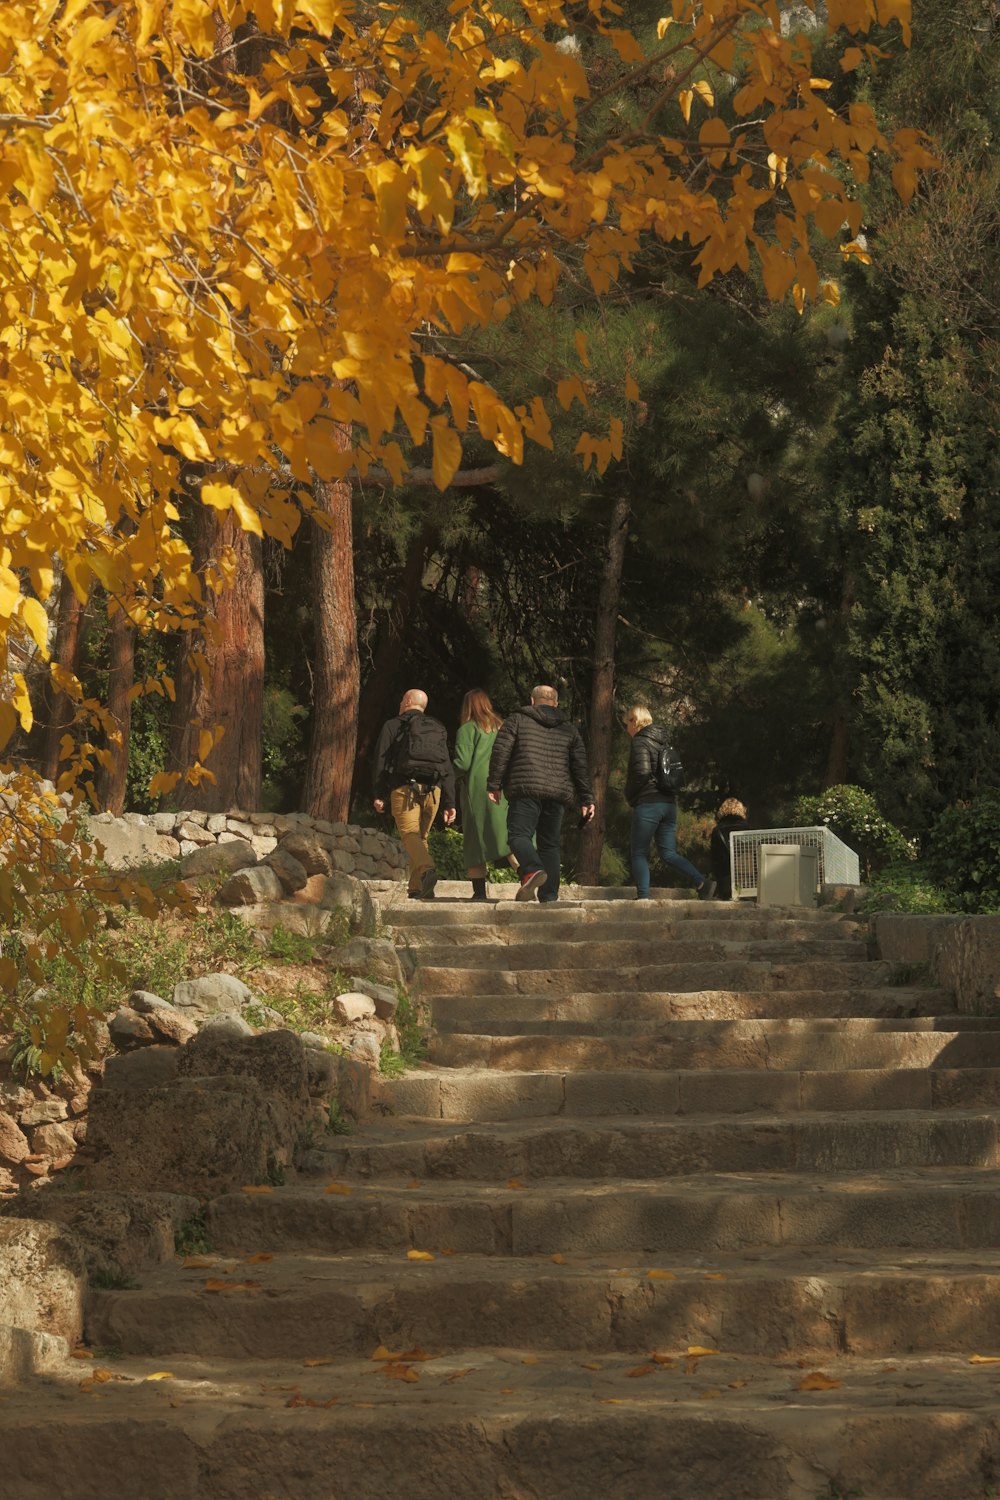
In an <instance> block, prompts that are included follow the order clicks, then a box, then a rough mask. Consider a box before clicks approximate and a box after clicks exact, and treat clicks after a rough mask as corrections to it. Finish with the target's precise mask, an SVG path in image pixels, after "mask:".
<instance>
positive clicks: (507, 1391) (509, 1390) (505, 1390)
mask: <svg viewBox="0 0 1000 1500" xmlns="http://www.w3.org/2000/svg"><path fill="white" fill-rule="evenodd" d="M500 1394H501V1396H513V1394H514V1387H513V1386H512V1385H502V1386H501V1387H500Z"/></svg>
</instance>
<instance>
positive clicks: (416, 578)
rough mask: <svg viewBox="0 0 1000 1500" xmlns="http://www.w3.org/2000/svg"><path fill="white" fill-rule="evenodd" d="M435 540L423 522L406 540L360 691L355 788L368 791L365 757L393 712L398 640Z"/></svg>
mask: <svg viewBox="0 0 1000 1500" xmlns="http://www.w3.org/2000/svg"><path fill="white" fill-rule="evenodd" d="M436 540H437V528H436V527H435V526H432V525H431V524H430V523H429V522H427V523H426V524H425V525H423V526H422V527H421V528H420V530H419V531H418V532H417V534H416V535H415V536H414V537H413V539H412V540H411V542H410V545H409V548H408V550H407V553H406V562H405V564H404V566H403V571H402V573H401V575H400V579H399V586H398V588H397V589H396V596H395V598H394V599H393V601H392V604H391V605H390V607H389V612H388V615H387V616H386V620H385V627H384V629H383V631H382V635H381V636H380V638H379V643H378V646H377V647H376V650H375V657H374V660H373V662H372V669H371V672H370V674H369V676H368V680H367V682H366V683H365V687H364V691H363V692H362V694H361V704H360V708H359V710H358V748H357V756H356V767H355V777H354V785H355V791H356V792H359V791H361V790H362V789H364V790H366V791H367V790H368V783H367V777H368V760H369V757H370V756H371V753H372V749H373V747H374V744H375V740H376V738H377V736H378V732H379V729H380V728H381V726H382V724H383V723H384V722H385V720H386V719H387V718H389V716H390V714H391V713H392V712H394V711H395V707H396V705H395V703H394V702H393V698H394V696H395V691H396V689H397V688H398V687H399V683H398V682H397V680H396V674H395V671H394V668H395V665H396V662H397V661H398V659H399V655H400V650H401V647H402V643H403V641H404V639H405V637H406V632H407V630H408V629H409V626H410V621H411V620H412V619H413V615H414V611H415V610H416V607H417V598H418V596H419V594H420V586H421V584H422V583H423V578H424V569H425V568H426V566H427V557H428V554H429V553H430V551H431V549H432V547H433V546H434V543H435V542H436Z"/></svg>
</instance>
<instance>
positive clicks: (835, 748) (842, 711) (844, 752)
mask: <svg viewBox="0 0 1000 1500" xmlns="http://www.w3.org/2000/svg"><path fill="white" fill-rule="evenodd" d="M854 593H855V588H854V574H853V573H852V572H851V570H850V568H846V569H845V570H844V578H843V583H842V586H841V593H840V620H839V628H840V636H841V639H840V641H839V649H840V652H841V656H842V662H846V660H847V647H848V640H849V636H850V629H851V610H852V609H853V607H854ZM841 680H843V678H842V677H841ZM850 743H851V708H850V698H849V696H848V694H847V693H846V692H845V691H844V688H843V686H841V687H840V688H839V689H838V691H837V698H836V702H835V704H834V711H833V720H832V725H831V730H830V746H829V749H828V751H827V758H826V769H825V771H824V772H823V781H822V790H823V791H826V789H827V787H831V786H843V785H844V783H845V782H846V781H847V772H848V765H849V760H850Z"/></svg>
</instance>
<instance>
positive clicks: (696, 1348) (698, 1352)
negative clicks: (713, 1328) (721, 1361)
mask: <svg viewBox="0 0 1000 1500" xmlns="http://www.w3.org/2000/svg"><path fill="white" fill-rule="evenodd" d="M687 1352H688V1355H689V1356H692V1355H693V1356H694V1357H695V1358H696V1359H704V1358H705V1357H706V1355H709V1354H718V1352H719V1351H718V1349H703V1348H702V1346H701V1345H700V1344H688V1347H687Z"/></svg>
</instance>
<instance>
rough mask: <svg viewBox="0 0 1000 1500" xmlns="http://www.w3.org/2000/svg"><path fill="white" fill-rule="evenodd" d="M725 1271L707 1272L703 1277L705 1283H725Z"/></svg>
mask: <svg viewBox="0 0 1000 1500" xmlns="http://www.w3.org/2000/svg"><path fill="white" fill-rule="evenodd" d="M725 1279H726V1273H725V1271H706V1272H705V1274H704V1276H703V1277H702V1280H703V1281H725Z"/></svg>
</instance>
